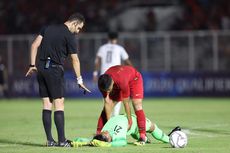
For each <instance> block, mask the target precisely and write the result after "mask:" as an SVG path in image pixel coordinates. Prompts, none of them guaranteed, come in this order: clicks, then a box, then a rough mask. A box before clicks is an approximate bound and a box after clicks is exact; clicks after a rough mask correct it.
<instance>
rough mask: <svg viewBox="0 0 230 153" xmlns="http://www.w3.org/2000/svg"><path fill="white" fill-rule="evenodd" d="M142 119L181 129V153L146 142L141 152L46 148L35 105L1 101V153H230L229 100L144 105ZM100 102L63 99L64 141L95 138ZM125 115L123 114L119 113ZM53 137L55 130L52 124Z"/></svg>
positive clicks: (27, 101) (135, 149) (132, 148)
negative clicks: (183, 141) (184, 137)
mask: <svg viewBox="0 0 230 153" xmlns="http://www.w3.org/2000/svg"><path fill="white" fill-rule="evenodd" d="M143 107H144V110H145V113H146V116H147V117H148V118H149V119H151V120H152V121H153V122H155V123H156V124H157V125H158V126H159V128H161V129H162V130H163V131H164V132H166V133H168V132H169V131H170V130H171V129H172V128H174V127H175V126H177V125H180V126H181V127H182V128H183V130H185V132H186V133H187V135H188V145H187V146H186V147H185V148H183V149H175V148H171V147H170V145H169V144H163V143H160V142H158V141H157V140H155V139H153V138H151V140H152V143H151V144H147V145H145V146H143V147H140V146H133V145H132V142H134V141H135V140H133V139H132V138H130V137H129V138H128V140H129V144H128V145H127V146H126V147H119V148H95V147H82V148H58V147H55V148H47V147H44V144H45V133H44V130H43V126H42V121H41V108H42V103H41V100H40V99H2V100H0V153H54V152H55V153H57V152H62V153H65V152H66V153H67V152H68V153H76V152H78V153H79V152H82V153H83V152H84V153H101V152H109V153H138V152H141V153H151V152H153V153H176V152H177V153H217V152H218V153H226V152H229V150H230V145H229V144H230V143H229V140H230V99H223V98H222V99H218V98H167V99H163V98H162V99H145V100H144V101H143ZM101 109H102V101H101V99H66V101H65V123H66V124H65V127H66V137H67V138H68V139H74V138H75V137H86V138H91V137H92V135H93V134H94V133H95V129H96V124H97V119H98V116H99V114H100V112H101ZM122 112H124V111H122ZM52 128H53V136H54V138H55V139H56V138H57V134H56V129H55V125H54V124H53V127H52Z"/></svg>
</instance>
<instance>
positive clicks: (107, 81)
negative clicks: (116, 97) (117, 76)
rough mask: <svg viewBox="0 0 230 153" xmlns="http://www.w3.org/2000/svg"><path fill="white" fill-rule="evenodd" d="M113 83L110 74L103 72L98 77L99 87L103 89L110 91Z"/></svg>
mask: <svg viewBox="0 0 230 153" xmlns="http://www.w3.org/2000/svg"><path fill="white" fill-rule="evenodd" d="M111 83H112V78H111V76H109V75H108V74H102V75H101V76H100V77H99V79H98V88H99V89H100V90H102V91H108V89H109V87H110V85H111Z"/></svg>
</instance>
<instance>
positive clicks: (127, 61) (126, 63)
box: [124, 59, 133, 66]
mask: <svg viewBox="0 0 230 153" xmlns="http://www.w3.org/2000/svg"><path fill="white" fill-rule="evenodd" d="M124 63H125V65H130V66H133V64H132V62H131V61H130V60H129V59H126V60H124Z"/></svg>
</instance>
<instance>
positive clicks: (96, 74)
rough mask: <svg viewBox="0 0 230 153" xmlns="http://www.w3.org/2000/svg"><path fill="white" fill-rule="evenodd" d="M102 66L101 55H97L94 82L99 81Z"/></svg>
mask: <svg viewBox="0 0 230 153" xmlns="http://www.w3.org/2000/svg"><path fill="white" fill-rule="evenodd" d="M100 66H101V57H99V56H97V57H96V58H95V64H94V71H93V81H94V82H97V79H98V72H99V70H100Z"/></svg>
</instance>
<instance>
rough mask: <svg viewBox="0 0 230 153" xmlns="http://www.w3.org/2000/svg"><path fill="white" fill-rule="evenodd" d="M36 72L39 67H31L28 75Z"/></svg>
mask: <svg viewBox="0 0 230 153" xmlns="http://www.w3.org/2000/svg"><path fill="white" fill-rule="evenodd" d="M34 72H37V68H36V67H30V68H29V70H28V71H27V73H26V77H27V76H30V75H32V74H33V73H34Z"/></svg>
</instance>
